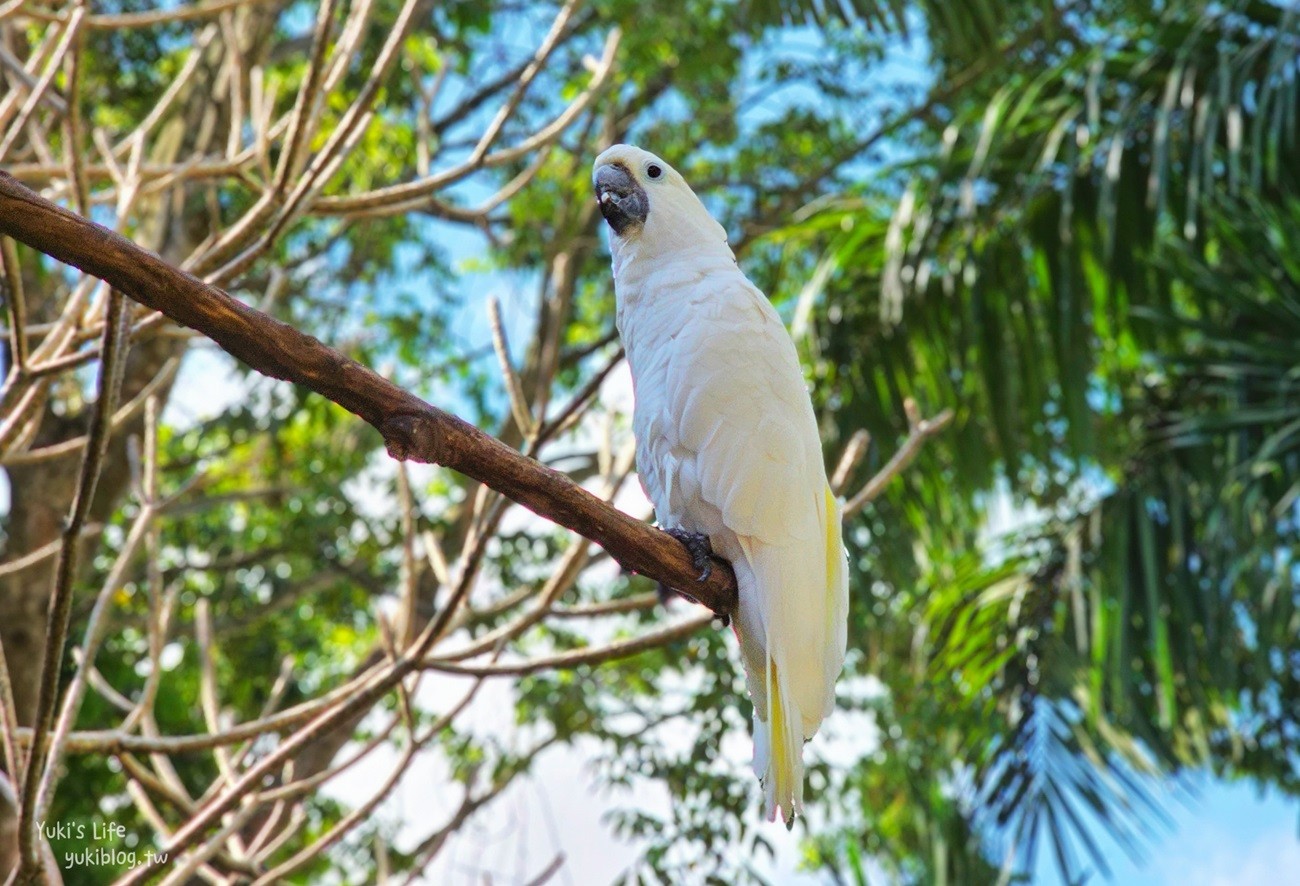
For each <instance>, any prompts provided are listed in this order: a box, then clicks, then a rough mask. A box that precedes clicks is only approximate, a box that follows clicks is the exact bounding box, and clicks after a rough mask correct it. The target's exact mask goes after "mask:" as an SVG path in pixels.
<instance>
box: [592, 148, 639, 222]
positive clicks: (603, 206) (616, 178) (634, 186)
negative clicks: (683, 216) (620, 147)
mask: <svg viewBox="0 0 1300 886" xmlns="http://www.w3.org/2000/svg"><path fill="white" fill-rule="evenodd" d="M595 183H596V202H597V203H599V204H600V214H601V215H603V216H605V221H607V222H609V226H610V227H611V228H613V229H614V233H615V234H618V235H619V236H622V235H623V232H624V231H627V230H628V229H629V228H633V227H636V226H638V225H643V224H645V220H646V216H648V215H649V214H650V200H649V198H648V197H647V196H646V192H645V190H644V189H643V188H642V187H641V185H640V184H638V183H637V180H636V179H635V178H633V177H632V173H630V172H628V171H627V168H626V167H625V166H623V165H622V164H610V165H608V166H602V167H600V168H599V169H597V170H596V178H595Z"/></svg>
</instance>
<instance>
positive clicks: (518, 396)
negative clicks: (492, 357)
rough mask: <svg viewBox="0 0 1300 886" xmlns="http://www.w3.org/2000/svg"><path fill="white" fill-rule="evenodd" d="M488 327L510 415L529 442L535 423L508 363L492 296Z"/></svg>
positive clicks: (498, 310) (498, 306) (498, 309)
mask: <svg viewBox="0 0 1300 886" xmlns="http://www.w3.org/2000/svg"><path fill="white" fill-rule="evenodd" d="M488 325H489V327H491V330H492V347H493V349H494V350H495V351H496V353H497V363H498V364H499V365H500V367H501V377H502V378H503V379H504V380H505V385H506V394H507V395H509V398H510V414H511V415H512V416H513V417H514V420H515V425H516V426H517V427H518V428H519V432H520V433H521V434H523V436H524V439H525V440H528V441H531V440H532V438H533V436H534V435H535V434H536V432H537V423H536V422H535V421H534V420H533V416H532V412H531V411H529V409H528V399H527V398H526V397H525V396H524V385H523V382H521V381H520V380H519V373H518V372H516V371H515V367H514V364H512V363H511V362H510V345H509V344H508V343H507V342H506V330H505V327H504V326H502V324H501V303H500V302H498V301H497V299H496V297H495V296H493V297H491V298H489V299H488Z"/></svg>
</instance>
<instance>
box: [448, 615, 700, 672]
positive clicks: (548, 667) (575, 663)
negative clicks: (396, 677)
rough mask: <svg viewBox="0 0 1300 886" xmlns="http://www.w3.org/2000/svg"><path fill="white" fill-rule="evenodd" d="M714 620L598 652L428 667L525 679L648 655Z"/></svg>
mask: <svg viewBox="0 0 1300 886" xmlns="http://www.w3.org/2000/svg"><path fill="white" fill-rule="evenodd" d="M712 621H713V616H712V615H697V616H695V617H693V618H689V619H686V620H685V621H682V622H678V623H677V624H675V625H670V626H668V627H666V628H660V629H659V630H657V631H651V632H649V633H647V634H643V635H641V636H640V637H633V638H632V639H629V640H619V641H616V642H614V643H608V644H606V645H604V646H598V647H596V648H594V649H575V650H573V651H571V652H561V653H558V654H556V655H550V656H546V657H545V658H534V659H530V660H528V661H522V662H518V663H515V664H499V665H465V664H457V663H454V662H449V661H441V660H430V661H426V662H425V664H424V666H425V667H426V668H428V669H429V670H431V671H442V672H444V673H448V674H464V675H467V676H471V677H521V676H524V675H525V674H535V673H537V672H538V671H552V670H568V669H571V668H576V667H579V666H580V665H598V664H604V663H605V662H609V661H616V660H618V659H621V658H628V657H630V656H633V655H636V654H638V653H641V652H645V651H646V650H647V649H654V648H655V647H657V646H662V645H664V644H665V643H671V642H672V641H674V640H680V639H681V638H683V637H689V636H690V635H691V634H693V633H695V632H696V631H698V630H699V629H700V628H702V627H704V626H705V625H707V624H711V623H712Z"/></svg>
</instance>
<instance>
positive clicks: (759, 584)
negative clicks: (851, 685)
mask: <svg viewBox="0 0 1300 886" xmlns="http://www.w3.org/2000/svg"><path fill="white" fill-rule="evenodd" d="M592 180H593V182H594V184H595V188H596V199H597V201H598V202H599V205H600V210H601V214H602V215H604V217H605V220H606V222H608V224H609V227H610V230H611V235H610V251H611V252H612V254H613V263H614V290H615V294H616V297H617V301H618V316H617V325H618V330H619V335H620V336H621V337H622V339H623V346H624V348H625V350H626V351H627V359H628V363H629V365H630V366H631V369H632V384H633V389H634V391H635V394H636V405H635V409H634V412H633V430H634V431H635V433H636V443H637V471H638V474H639V476H640V478H641V485H642V486H643V487H645V491H646V495H647V496H649V498H650V500H651V502H653V503H654V507H655V515H656V517H657V519H658V521H659V523H660V525H661V526H664V527H666V528H672V529H680V530H684V531H686V532H691V533H701V534H703V535H705V536H707V537H708V539H709V541H710V542H711V544H712V546H713V550H714V551H715V552H717V553H718V554H719V555H720V556H722V557H725V558H726V559H727V560H729V561H731V564H732V566H733V567H734V568H735V571H736V581H737V584H738V585H739V588H740V604H739V607H738V610H737V612H736V616H735V627H736V636H737V637H738V638H739V640H740V649H741V656H742V658H743V660H744V665H745V673H746V677H747V681H748V686H749V694H750V697H751V698H752V699H753V702H754V769H755V771H756V772H757V774H758V777H759V779H760V780H761V782H762V784H763V805H764V812H765V814H766V815H767V816H768V817H769V818H773V817H775V816H776V814H777V811H778V809H779V810H780V811H781V812H782V817H783V818H784V819H785V821H786V822H787V823H789V822H790V821H791V820H792V819H793V816H794V814H795V812H796V811H798V810H799V809H800V807H801V805H802V802H803V743H804V741H805V740H807V739H809V738H811V737H812V736H813V734H814V733H816V731H817V728H818V726H819V725H820V724H821V721H822V719H823V718H825V717H826V715H827V714H829V713H830V710H831V708H832V707H833V706H834V701H835V680H836V678H837V677H838V676H839V673H840V669H841V667H842V666H843V664H844V649H845V644H846V631H847V618H848V570H847V564H846V561H845V553H844V545H843V543H842V541H841V536H840V513H841V512H840V506H839V503H838V501H837V500H836V498H835V496H834V495H833V494H832V493H831V490H830V486H829V484H828V483H827V481H826V468H825V465H824V463H823V461H822V450H821V441H820V438H819V436H818V433H817V422H816V419H815V417H814V415H813V409H812V402H811V400H810V399H809V396H808V390H807V388H806V387H805V386H804V380H803V372H802V371H801V370H800V367H799V359H798V356H797V355H796V353H795V348H794V343H793V342H792V341H791V340H790V336H789V334H788V333H787V332H786V330H785V327H784V326H783V325H782V323H781V320H780V318H779V317H778V316H777V313H776V311H775V310H773V308H772V306H771V304H770V303H769V302H768V300H767V298H766V297H764V295H763V293H761V292H759V291H758V289H756V288H755V287H754V285H753V284H752V283H750V282H749V280H748V279H746V277H745V275H744V274H742V273H741V272H740V269H739V268H738V267H737V266H736V259H735V256H734V255H733V254H732V252H731V248H730V247H729V246H728V245H727V234H726V231H725V230H724V229H723V227H722V226H721V225H720V224H718V223H717V222H716V221H715V220H714V219H713V217H712V216H711V215H709V212H708V210H707V209H705V207H704V204H703V203H701V202H700V199H699V198H698V197H697V196H696V195H695V192H694V191H692V190H691V188H690V186H689V185H687V184H686V181H685V180H684V179H683V178H682V177H681V175H679V174H678V173H677V171H676V170H674V169H673V168H672V167H671V166H669V165H668V164H667V163H665V162H664V161H663V160H661V159H659V158H658V157H656V156H655V155H654V154H650V153H648V152H646V151H642V150H641V149H639V148H634V147H631V146H628V145H615V146H614V147H612V148H610V149H609V150H607V151H605V152H604V153H602V154H601V155H600V156H599V157H598V158H597V159H596V165H595V170H594V172H593V175H592Z"/></svg>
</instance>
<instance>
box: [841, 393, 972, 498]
mask: <svg viewBox="0 0 1300 886" xmlns="http://www.w3.org/2000/svg"><path fill="white" fill-rule="evenodd" d="M903 406H904V409H905V410H906V411H907V423H908V425H909V429H908V432H907V439H906V440H904V441H903V445H902V446H900V447H899V448H898V451H897V452H895V453H894V455H893V457H892V458H890V459H889V461H888V462H886V463H885V466H884V467H883V468H881V469H880V471H879V472H878V473H877V474H876V475H875V476H874V477H872V478H871V479H870V480H868V481H867V483H866V485H865V486H863V487H862V489H861V490H860V491H859V492H858V493H857V495H855V496H853V497H852V498H850V499H849V500H848V501H847V502H846V503H845V505H844V518H845V519H846V520H847V519H848V518H849V517H852V516H853V515H855V514H857V513H858V512H859V511H861V510H862V509H863V508H864V507H866V506H867V505H868V504H870V503H871V502H873V501H875V500H876V498H878V497H879V496H880V493H882V492H884V491H885V486H886V485H888V483H889V481H890V480H892V479H894V478H895V477H897V476H898V475H899V474H901V473H902V472H903V471H904V470H906V469H907V466H908V465H910V464H911V463H912V461H913V460H914V459H915V458H916V456H917V455H918V454H919V453H920V451H921V447H922V446H923V445H925V441H926V440H928V439H930V438H931V437H933V436H934V435H935V434H937V433H939V432H940V431H942V430H943V429H944V428H945V427H947V426H948V423H949V422H951V421H952V417H953V411H952V410H951V409H945V410H944V411H943V412H940V413H939V414H938V415H936V416H935V417H934V418H930V419H922V418H921V417H920V415H919V414H918V413H917V411H916V403H915V402H914V401H912V400H911V399H910V398H909V399H908V400H907V401H906V402H904V404H903Z"/></svg>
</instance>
